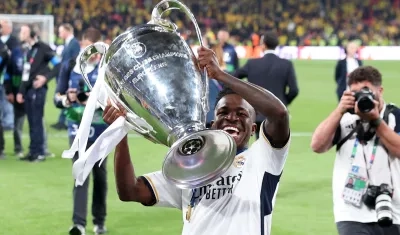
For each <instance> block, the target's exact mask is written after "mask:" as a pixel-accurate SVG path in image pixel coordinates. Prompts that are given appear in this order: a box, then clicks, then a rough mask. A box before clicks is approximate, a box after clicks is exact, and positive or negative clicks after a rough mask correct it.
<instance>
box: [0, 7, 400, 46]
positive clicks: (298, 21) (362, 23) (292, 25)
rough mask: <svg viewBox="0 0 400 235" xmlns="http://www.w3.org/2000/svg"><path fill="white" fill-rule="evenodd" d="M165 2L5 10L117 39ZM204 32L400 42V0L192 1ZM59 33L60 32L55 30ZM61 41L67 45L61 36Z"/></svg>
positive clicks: (243, 39) (317, 42) (282, 39)
mask: <svg viewBox="0 0 400 235" xmlns="http://www.w3.org/2000/svg"><path fill="white" fill-rule="evenodd" d="M158 2H159V0H135V1H128V0H107V1H92V0H78V1H76V0H73V1H56V2H55V1H53V0H42V1H23V0H8V1H7V4H1V5H0V11H1V12H8V13H10V14H52V15H54V16H55V24H56V25H61V24H62V23H63V22H67V23H70V24H71V25H72V26H73V27H74V28H75V29H76V33H77V36H78V37H79V36H80V34H81V31H82V29H84V28H87V27H89V26H93V27H96V28H100V29H101V30H102V33H103V35H104V36H105V37H106V38H112V39H113V38H115V37H116V36H117V35H118V34H119V33H121V32H123V31H124V30H125V29H126V28H128V27H129V26H132V25H137V24H143V23H147V22H148V21H149V20H150V14H151V10H152V8H153V7H154V6H155V4H157V3H158ZM185 4H187V5H188V6H189V7H190V9H191V10H192V11H193V13H194V15H195V16H196V19H197V21H198V23H199V25H200V27H201V28H202V31H203V32H206V33H209V32H212V31H214V32H216V31H217V30H219V29H220V28H226V29H227V30H228V31H229V32H230V33H231V37H232V39H237V41H238V43H240V44H244V45H247V44H248V43H251V41H252V37H251V35H252V33H257V34H263V33H265V32H266V31H268V30H271V29H277V30H278V36H279V44H280V45H303V46H304V45H309V46H311V45H312V46H324V45H328V46H336V45H346V44H347V42H348V41H351V40H354V39H359V40H360V41H361V42H362V45H371V46H372V45H399V44H400V43H399V42H400V32H399V26H400V1H399V0H392V1H377V0H372V1H364V0H352V1H311V0H303V1H298V0H284V1H282V0H269V1H261V0H248V1H234V2H232V1H230V0H218V1H214V0H186V1H185ZM169 18H170V19H171V20H172V21H173V22H175V23H176V24H177V25H178V26H179V27H180V28H181V29H185V30H188V31H192V33H189V38H188V40H189V41H190V42H191V41H192V40H193V41H194V40H195V38H196V35H194V33H193V32H194V28H193V25H192V23H191V22H190V20H189V19H188V17H186V16H185V15H184V14H183V13H180V12H178V11H173V12H171V14H170V15H169ZM55 33H56V32H55ZM56 43H58V44H62V40H60V39H57V40H56Z"/></svg>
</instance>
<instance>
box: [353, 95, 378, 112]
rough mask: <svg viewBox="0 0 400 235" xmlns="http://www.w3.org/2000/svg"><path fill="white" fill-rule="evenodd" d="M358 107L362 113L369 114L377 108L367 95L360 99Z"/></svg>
mask: <svg viewBox="0 0 400 235" xmlns="http://www.w3.org/2000/svg"><path fill="white" fill-rule="evenodd" d="M357 106H358V109H359V110H360V112H363V113H368V112H369V111H371V110H372V109H373V108H374V107H375V104H374V100H373V99H372V97H370V96H368V95H367V96H361V97H360V99H358V101H357Z"/></svg>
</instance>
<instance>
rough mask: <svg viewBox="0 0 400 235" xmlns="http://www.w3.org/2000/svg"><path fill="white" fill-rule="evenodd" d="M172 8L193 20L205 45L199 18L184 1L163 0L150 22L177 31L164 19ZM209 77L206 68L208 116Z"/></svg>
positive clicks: (172, 24) (200, 39) (204, 99)
mask: <svg viewBox="0 0 400 235" xmlns="http://www.w3.org/2000/svg"><path fill="white" fill-rule="evenodd" d="M170 10H181V11H183V12H184V13H185V14H186V15H187V16H188V17H189V18H190V20H191V21H192V23H193V25H194V28H195V30H196V34H197V38H198V40H199V43H200V46H204V42H203V38H202V34H201V31H200V27H199V25H198V24H197V20H196V18H195V17H194V15H193V13H192V12H191V11H190V9H189V8H188V7H187V6H186V5H185V4H183V3H182V2H180V1H178V0H163V1H161V2H159V3H158V4H157V5H156V6H155V7H154V9H153V12H152V14H151V21H150V22H149V23H153V24H158V25H161V26H163V27H165V28H167V29H169V30H170V31H173V32H176V30H177V29H178V27H177V26H176V25H175V24H174V23H172V22H170V21H168V20H165V19H162V18H161V17H162V15H163V14H164V13H165V12H167V11H170ZM208 87H209V79H208V75H207V70H206V69H204V76H203V91H204V93H203V97H202V105H203V111H204V115H205V116H206V115H207V113H208V111H209V110H210V108H209V101H208V93H209V88H208Z"/></svg>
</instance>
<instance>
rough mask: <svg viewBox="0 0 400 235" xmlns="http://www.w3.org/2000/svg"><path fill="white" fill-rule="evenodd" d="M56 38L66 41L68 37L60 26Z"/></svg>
mask: <svg viewBox="0 0 400 235" xmlns="http://www.w3.org/2000/svg"><path fill="white" fill-rule="evenodd" d="M58 36H59V37H60V38H61V39H63V40H65V39H67V37H68V35H67V31H66V30H65V29H64V27H62V26H60V27H59V28H58Z"/></svg>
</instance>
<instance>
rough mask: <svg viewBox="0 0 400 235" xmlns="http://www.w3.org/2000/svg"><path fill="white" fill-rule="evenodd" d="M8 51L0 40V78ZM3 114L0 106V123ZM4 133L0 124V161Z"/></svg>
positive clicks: (8, 55) (7, 58)
mask: <svg viewBox="0 0 400 235" xmlns="http://www.w3.org/2000/svg"><path fill="white" fill-rule="evenodd" d="M10 54H11V53H10V51H9V49H8V47H7V45H6V44H5V43H3V42H2V41H1V40H0V76H2V74H3V72H4V71H5V69H4V68H5V67H6V66H7V64H8V60H9V59H10ZM0 88H1V89H3V84H0ZM0 96H1V98H2V96H4V92H1V93H0ZM2 114H3V107H2V106H0V121H1V118H2V116H3V115H2ZM4 158H5V155H4V131H3V124H2V123H0V160H1V159H4Z"/></svg>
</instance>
